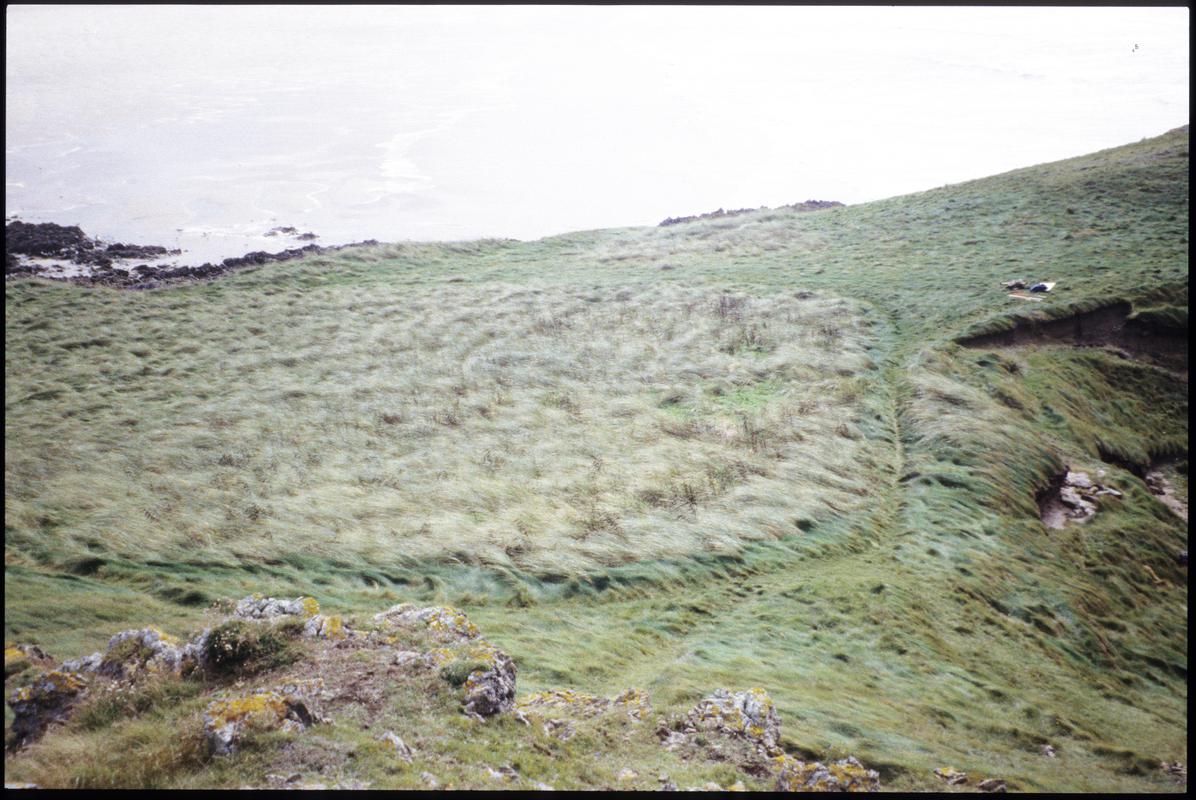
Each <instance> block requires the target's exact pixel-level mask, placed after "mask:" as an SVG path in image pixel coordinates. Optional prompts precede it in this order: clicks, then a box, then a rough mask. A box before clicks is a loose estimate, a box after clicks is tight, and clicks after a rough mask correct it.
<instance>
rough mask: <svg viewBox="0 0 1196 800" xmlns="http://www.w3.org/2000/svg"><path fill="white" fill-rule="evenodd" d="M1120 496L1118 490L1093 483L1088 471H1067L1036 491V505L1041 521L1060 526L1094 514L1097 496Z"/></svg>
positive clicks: (1056, 526) (1054, 526)
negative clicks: (1037, 492) (1039, 490)
mask: <svg viewBox="0 0 1196 800" xmlns="http://www.w3.org/2000/svg"><path fill="white" fill-rule="evenodd" d="M1105 496H1108V497H1121V496H1122V495H1121V492H1119V491H1118V490H1116V489H1114V488H1112V487H1110V486H1104V485H1101V484H1099V483H1096V482H1094V481H1093V480H1092V478H1090V477H1089V476H1088V473H1087V472H1076V471H1072V470H1070V469H1069V470H1068V471H1067V472H1065V473H1064V474H1063V475H1061V476H1059V477H1057V478H1056V479H1055V480H1053V481H1052V482H1051V483H1050V485H1049V486H1047V488H1046V489H1044V490H1043V491H1041V492H1039V494H1038V497H1037V498H1036V499H1037V501H1038V508H1039V512H1040V516H1041V518H1042V523H1043V524H1044V525H1046V526H1047V527H1048V528H1054V529H1059V528H1062V527H1063V526H1064V525H1066V524H1067V523H1068V522H1081V523H1082V522H1087V521H1088V520H1089V519H1090V518H1091V517H1092V516H1093V515H1094V514H1096V502H1095V500H1096V498H1097V497H1105Z"/></svg>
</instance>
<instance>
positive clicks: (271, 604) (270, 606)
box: [233, 594, 320, 619]
mask: <svg viewBox="0 0 1196 800" xmlns="http://www.w3.org/2000/svg"><path fill="white" fill-rule="evenodd" d="M319 613H320V603H319V601H318V600H316V598H314V597H296V598H295V599H294V600H280V599H279V598H277V597H266V596H265V595H261V594H251V595H249V596H248V597H245V598H242V599H241V600H240V601H238V602H237V605H236V608H234V609H233V616H235V617H239V618H240V619H275V618H277V617H284V616H302V617H314V616H315V615H316V614H319Z"/></svg>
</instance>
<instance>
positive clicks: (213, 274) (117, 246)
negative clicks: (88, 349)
mask: <svg viewBox="0 0 1196 800" xmlns="http://www.w3.org/2000/svg"><path fill="white" fill-rule="evenodd" d="M292 233H296V230H295V229H294V228H275V229H274V230H272V231H270V232H268V233H267V234H266V235H268V236H277V235H280V234H292ZM295 238H297V239H300V240H305V241H307V240H311V239H315V238H317V237H316V234H314V233H310V232H309V233H303V234H297V235H296V236H295ZM376 244H378V242H377V241H375V240H373V239H369V240H366V241H363V242H354V243H352V244H346V245H337V246H331V247H322V246H320V245H315V244H308V245H304V246H303V247H295V248H290V249H287V250H282V251H280V252H277V253H268V252H266V251H262V250H258V251H254V252H251V253H246V254H245V255H243V256H239V257H236V258H226V259H224V260H223V261H221V262H220V263H218V264H213V263H211V262H204V263H203V264H199V265H195V266H189V265H177V264H149V263H145V262H146V261H150V260H161V259H163V258H165V257H168V256H178V255H182V251H181V250H171V249H168V248H166V247H163V246H161V245H136V244H125V243H121V242H117V243H113V244H105V243H103V242H100V241H99V240H97V239H93V238H91V237H89V236H88V235H87V234H86V233H84V232H83V230H82V229H81V228H79V227H78V226H77V225H70V226H67V225H57V224H55V223H53V222H42V223H30V222H23V221H20V220H15V221H9V222H8V223H6V225H5V227H4V251H5V252H4V275H5V278H6V279H7V278H13V277H20V276H26V277H40V278H48V279H50V280H63V281H67V282H70V283H78V284H84V285H94V286H111V287H115V288H120V289H155V288H158V287H161V286H166V285H171V284H176V283H185V282H189V281H199V280H210V279H212V278H217V277H220V276H221V275H225V274H227V273H229V272H232V271H234V270H238V269H243V268H245V267H255V266H261V265H263V264H270V263H274V262H278V261H291V260H294V259H297V258H303V257H304V256H309V255H317V254H320V253H329V252H335V251H338V250H344V249H346V248H350V247H359V246H363V245H376ZM36 259H45V260H48V261H50V262H66V263H68V264H72V265H76V266H78V267H82V269H81V270H79V272H78V273H77V274H70V275H65V276H63V275H56V274H53V273H52V270H51V268H50V267H49V266H48V265H47V263H45V262H43V263H39V262H38V261H37V260H36ZM139 261H140V262H142V263H135V262H139Z"/></svg>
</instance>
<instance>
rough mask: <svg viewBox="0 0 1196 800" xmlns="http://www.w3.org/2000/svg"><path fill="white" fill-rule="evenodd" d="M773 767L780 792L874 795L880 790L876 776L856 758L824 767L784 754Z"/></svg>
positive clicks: (823, 765)
mask: <svg viewBox="0 0 1196 800" xmlns="http://www.w3.org/2000/svg"><path fill="white" fill-rule="evenodd" d="M772 767H773V772H774V774H775V775H776V777H777V780H776V785H775V788H776V790H777V791H781V792H875V791H877V790H878V789H879V788H880V778H879V776H878V775H877V773H876V772H874V771H872V770H869V769H866V768H864V766H863V765H862V764H860V762H858V761H856V760H855V759H854V758H847V759H843V760H841V761H836V762H834V763H831V764H822V763H820V762H817V761H813V762H809V763H807V762H804V761H799V760H797V759H796V758H794V757H793V756H790V755H785V754H782V755H779V756H776V757H774V758H773V759H772Z"/></svg>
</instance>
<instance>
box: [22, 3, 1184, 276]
mask: <svg viewBox="0 0 1196 800" xmlns="http://www.w3.org/2000/svg"><path fill="white" fill-rule="evenodd" d="M6 22H7V33H6V36H7V41H6V45H7V60H6V64H5V68H6V83H7V87H6V94H5V109H6V112H7V120H6V126H5V136H6V142H5V213H6V216H8V217H11V216H13V215H16V216H19V217H20V218H21V219H24V220H27V221H31V222H42V221H52V222H58V223H61V224H77V225H80V226H82V227H83V229H84V230H85V231H86V232H87V233H89V234H91V235H93V236H98V237H100V238H102V239H104V240H107V241H118V240H119V241H124V242H132V243H137V244H162V245H167V246H170V247H181V248H183V249H184V250H185V251H186V252H185V253H184V255H183V256H182V257H180V258H179V259H166V261H168V262H169V261H171V260H178V261H181V262H182V263H199V262H202V261H206V260H219V259H221V258H224V257H228V256H237V255H241V254H243V253H245V252H248V251H250V250H261V249H264V250H270V251H277V250H281V249H285V248H288V247H297V246H301V245H302V244H305V242H297V241H295V240H293V239H287V238H285V237H276V238H268V237H265V236H264V234H265V232H266V231H268V230H269V229H270V228H273V227H275V226H282V225H287V226H294V227H296V228H297V229H298V230H299V231H300V232H303V231H313V232H315V233H317V234H319V236H320V238H319V239H318V240H316V243H318V244H324V245H329V244H342V243H347V242H350V241H357V240H361V239H367V238H373V239H379V240H382V241H398V240H446V239H464V238H477V237H483V236H498V237H512V238H520V239H533V238H538V237H541V236H546V235H551V234H555V233H561V232H565V231H569V230H578V229H591V228H599V227H612V226H625V225H651V224H655V223H657V222H659V221H660V220H661V219H663V218H664V217H666V216H672V215H680V214H692V213H700V212H704V211H710V210H713V209H715V208H718V207H726V208H736V207H741V206H759V205H769V206H777V205H782V204H785V203H793V202H798V201H802V200H807V199H825V200H840V201H842V202H847V203H855V202H863V201H867V200H874V199H880V198H883V197H889V196H893V195H897V194H903V193H906V192H913V191H920V190H924V189H930V188H933V187H935V186H939V185H943V184H945V183H955V182H959V181H963V180H968V179H972V178H978V177H983V176H985V175H989V174H994V173H997V172H1001V171H1005V170H1009V169H1014V168H1017V167H1021V166H1027V165H1030V164H1034V163H1041V162H1044V161H1050V160H1054V159H1058V158H1065V157H1069V156H1073V155H1080V154H1083V153H1086V152H1090V151H1093V150H1097V149H1101V148H1104V147H1112V146H1116V145H1119V144H1124V143H1127V142H1131V141H1136V140H1138V139H1141V138H1143V137H1146V136H1154V135H1158V134H1161V133H1163V132H1165V131H1167V130H1169V129H1171V128H1174V127H1177V126H1179V125H1183V124H1186V123H1187V122H1188V88H1189V87H1188V11H1187V9H1134V8H1129V9H1101V8H1095V9H1094V8H1088V9H1032V8H1031V9H1001V8H996V9H979V8H972V9H933V8H932V9H900V8H899V9H885V8H868V9H822V8H705V7H688V8H687V7H658V8H609V7H608V8H603V7H597V8H583V7H578V8H574V7H558V8H551V7H522V8H521V7H506V8H488V7H482V8H468V7H447V8H441V7H385V6H376V7H368V6H367V7H311V6H289V7H287V6H283V7H241V6H223V7H203V6H175V7H151V6H139V7H121V6H90V7H87V6H83V7H69V6H52V7H51V6H47V7H36V6H9V7H8V8H7V18H6Z"/></svg>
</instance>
